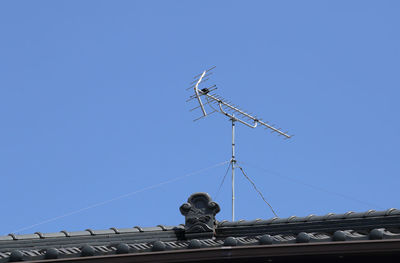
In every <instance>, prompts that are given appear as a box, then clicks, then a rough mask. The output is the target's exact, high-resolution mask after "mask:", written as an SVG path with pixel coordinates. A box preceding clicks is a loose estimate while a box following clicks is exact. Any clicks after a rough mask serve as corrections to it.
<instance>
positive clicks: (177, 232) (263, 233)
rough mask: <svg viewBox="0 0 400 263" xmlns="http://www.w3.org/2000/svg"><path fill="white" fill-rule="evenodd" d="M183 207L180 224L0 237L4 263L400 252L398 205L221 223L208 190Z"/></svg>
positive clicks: (195, 195)
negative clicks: (328, 250) (332, 250)
mask: <svg viewBox="0 0 400 263" xmlns="http://www.w3.org/2000/svg"><path fill="white" fill-rule="evenodd" d="M180 211H181V213H182V214H183V215H184V216H185V224H181V225H178V226H163V225H158V226H156V227H143V228H142V227H139V226H135V227H132V228H110V229H105V230H91V229H87V230H84V231H77V232H68V231H60V232H57V233H39V232H36V233H34V234H27V235H14V234H9V235H8V236H1V237H0V263H2V262H10V261H11V262H12V261H22V260H24V261H32V260H39V261H41V260H44V261H49V260H50V261H51V260H55V259H58V261H59V260H63V259H65V260H68V259H71V260H72V259H75V260H76V259H79V258H81V259H88V258H98V257H99V256H100V257H102V258H104V257H108V256H109V257H117V256H123V255H124V256H127V255H128V256H136V257H143V256H146V257H149V256H148V255H157V256H160V255H169V254H171V253H173V254H174V258H176V256H177V254H179V255H181V256H184V255H191V254H190V253H192V252H193V251H197V252H198V253H197V255H199V253H200V254H201V253H211V252H212V253H225V252H223V251H226V249H227V248H229V249H230V250H232V251H236V252H235V253H239V254H240V253H241V252H240V251H243V249H247V250H248V249H252V251H253V252H252V253H256V251H258V250H260V253H261V252H262V253H266V251H268V253H272V252H273V251H276V249H277V248H280V249H289V250H290V251H296V249H299V248H300V249H301V248H302V249H303V250H304V246H306V247H308V248H315V249H316V251H317V250H318V251H321V246H322V247H326V246H327V245H328V246H329V247H332V246H336V248H338V246H340V245H343V244H346V246H344V247H343V249H348V248H349V247H351V246H350V245H355V244H361V245H362V248H364V247H365V248H366V246H368V244H370V246H371V248H379V246H383V247H384V248H387V247H388V246H394V248H397V249H398V251H400V210H398V209H393V208H392V209H388V210H385V211H374V210H369V211H366V212H362V213H355V212H347V213H344V214H333V213H329V214H327V215H323V216H316V215H309V216H306V217H295V216H292V217H289V218H271V219H268V220H262V219H256V220H253V221H245V220H239V221H235V222H228V221H221V222H217V221H216V220H215V215H216V213H218V212H219V206H218V204H217V203H215V202H213V201H212V200H211V198H210V197H209V196H208V194H206V193H196V194H193V195H192V196H190V197H189V199H188V202H187V203H185V204H183V205H182V206H181V207H180ZM371 243H373V244H372V245H371ZM379 244H384V245H379ZM388 244H392V245H388ZM371 248H369V250H368V251H371ZM221 249H222V250H221ZM257 249H258V250H257ZM274 249H275V250H274ZM247 250H246V251H247ZM210 251H211V252H210ZM218 251H219V252H218ZM278 251H280V250H278ZM290 251H289V252H290ZM289 252H288V251H286V252H285V253H286V254H287V253H289ZM160 253H161V254H160ZM232 253H233V252H232ZM277 253H278V252H277ZM279 253H282V252H279ZM269 255H271V254H269ZM166 262H167V261H166ZM168 262H169V261H168Z"/></svg>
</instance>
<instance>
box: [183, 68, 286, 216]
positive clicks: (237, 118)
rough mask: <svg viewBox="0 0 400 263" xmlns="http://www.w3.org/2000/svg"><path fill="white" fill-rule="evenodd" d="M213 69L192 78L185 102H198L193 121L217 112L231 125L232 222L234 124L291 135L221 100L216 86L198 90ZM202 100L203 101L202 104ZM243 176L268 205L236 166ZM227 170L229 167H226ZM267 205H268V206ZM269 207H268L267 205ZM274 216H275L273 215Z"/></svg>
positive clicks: (233, 200) (233, 208)
mask: <svg viewBox="0 0 400 263" xmlns="http://www.w3.org/2000/svg"><path fill="white" fill-rule="evenodd" d="M214 68H215V66H214V67H211V68H209V69H207V70H204V71H203V72H202V73H200V74H198V75H196V76H194V77H193V79H194V80H193V81H192V82H191V83H190V85H192V86H191V87H189V88H187V89H186V90H193V91H194V94H193V95H191V96H190V97H189V99H187V100H186V102H189V101H192V100H195V101H197V102H198V106H196V107H194V108H192V109H191V110H190V111H194V110H196V109H200V110H201V112H202V116H200V117H199V118H197V119H194V120H193V121H197V120H200V119H202V118H204V117H206V116H208V115H210V114H212V113H215V112H219V113H222V114H223V115H225V116H226V117H228V118H229V120H230V121H231V123H232V158H231V160H230V162H229V165H230V166H231V168H232V221H235V168H236V166H237V165H236V164H237V160H236V157H235V123H236V122H239V123H242V124H244V125H245V126H247V127H250V128H253V129H254V128H256V127H259V126H261V127H264V128H265V129H266V130H270V131H271V132H272V133H277V134H278V135H279V136H283V137H284V139H290V138H291V137H292V135H289V134H288V133H287V132H284V131H282V130H281V128H275V127H274V126H273V125H270V124H268V123H267V122H266V121H263V120H262V119H261V118H258V117H256V116H254V115H253V114H251V113H248V112H247V111H244V110H242V109H241V108H239V107H238V106H236V105H234V104H232V103H231V102H230V101H228V100H226V99H224V98H222V97H221V96H219V95H217V94H215V93H214V91H215V90H216V89H217V86H216V85H212V86H208V87H206V88H199V86H200V85H202V84H203V83H205V82H206V81H208V80H209V78H210V76H211V75H212V74H213V72H212V70H213V69H214ZM202 99H205V100H204V102H203V100H202ZM207 106H208V107H209V108H210V109H211V112H210V113H207V111H206V107H207ZM237 168H239V169H240V171H241V172H242V173H243V175H244V176H245V177H246V179H248V180H249V181H250V182H251V183H252V184H253V186H254V188H255V189H256V191H257V192H258V193H259V194H260V195H261V197H262V199H263V200H264V202H266V203H267V204H268V202H267V201H266V200H265V199H264V197H263V196H262V194H261V192H260V191H258V190H257V188H256V186H255V184H254V182H252V181H251V180H250V178H248V176H247V175H246V174H245V173H244V171H243V168H242V167H240V166H237ZM228 169H229V167H228ZM268 205H269V204H268ZM269 206H270V205H269ZM270 208H271V210H272V212H273V213H274V214H275V212H274V210H273V209H272V207H271V206H270ZM275 215H276V214H275Z"/></svg>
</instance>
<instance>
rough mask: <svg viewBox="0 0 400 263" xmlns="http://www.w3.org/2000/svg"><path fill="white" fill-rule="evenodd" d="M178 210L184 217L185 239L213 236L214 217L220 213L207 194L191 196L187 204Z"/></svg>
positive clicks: (217, 206)
mask: <svg viewBox="0 0 400 263" xmlns="http://www.w3.org/2000/svg"><path fill="white" fill-rule="evenodd" d="M179 210H180V211H181V214H182V215H184V216H185V237H186V238H187V239H192V238H211V237H213V236H214V234H215V227H216V220H215V215H216V214H217V213H218V212H219V211H220V208H219V205H218V204H217V203H216V202H214V201H212V200H211V197H210V196H209V195H208V194H207V193H194V194H192V195H191V196H190V197H189V198H188V200H187V203H184V204H183V205H181V207H180V208H179Z"/></svg>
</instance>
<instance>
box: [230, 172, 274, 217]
mask: <svg viewBox="0 0 400 263" xmlns="http://www.w3.org/2000/svg"><path fill="white" fill-rule="evenodd" d="M237 167H238V168H239V169H240V171H242V173H243V175H244V177H246V179H247V180H248V181H249V182H250V183H251V184H252V185H253V187H254V190H256V192H257V193H258V194H259V195H260V197H261V198H262V200H264V202H265V203H266V204H267V205H268V206H269V208H270V209H271V211H272V213H274V215H275V216H276V217H278V215H277V214H276V213H275V211H274V209H273V208H272V206H271V205H270V204H269V203H268V202H267V200H265V198H264V196H263V194H262V193H261V192H260V190H258V189H257V186H256V184H255V183H254V182H253V181H252V180H251V179H250V178H249V177H248V176H247V175H246V173H245V172H244V171H243V168H242V167H241V166H239V165H237Z"/></svg>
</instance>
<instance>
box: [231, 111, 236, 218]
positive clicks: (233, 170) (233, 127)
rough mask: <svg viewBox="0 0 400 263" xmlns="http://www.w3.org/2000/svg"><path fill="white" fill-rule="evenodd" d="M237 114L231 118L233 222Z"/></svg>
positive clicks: (233, 213)
mask: <svg viewBox="0 0 400 263" xmlns="http://www.w3.org/2000/svg"><path fill="white" fill-rule="evenodd" d="M234 117H235V116H233V118H231V121H232V159H231V164H232V222H233V221H235V163H236V159H235V121H236V120H235V118H234Z"/></svg>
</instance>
